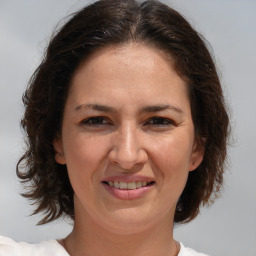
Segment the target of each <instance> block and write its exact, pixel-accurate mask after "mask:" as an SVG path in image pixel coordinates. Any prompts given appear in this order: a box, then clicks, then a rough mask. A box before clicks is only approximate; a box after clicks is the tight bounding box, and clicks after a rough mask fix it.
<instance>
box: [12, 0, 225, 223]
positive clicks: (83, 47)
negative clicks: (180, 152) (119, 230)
mask: <svg viewBox="0 0 256 256" xmlns="http://www.w3.org/2000/svg"><path fill="white" fill-rule="evenodd" d="M129 42H138V43H142V44H145V45H149V46H153V47H155V48H158V49H161V50H163V51H165V52H166V54H168V55H169V56H171V58H172V60H173V61H174V67H175V69H176V71H177V73H178V74H179V75H180V76H181V77H182V79H184V81H186V83H187V87H188V91H189V97H190V104H191V111H192V118H193V122H194V126H195V133H196V138H197V139H198V141H199V143H201V144H203V145H204V149H205V154H204V158H203V161H202V163H201V165H200V166H199V167H198V168H197V169H196V170H195V171H193V172H190V173H189V177H188V181H187V184H186V187H185V189H184V191H183V193H182V195H181V196H180V198H179V201H178V203H177V207H176V212H175V217H174V221H175V222H176V223H180V222H189V221H191V220H192V219H194V218H195V217H196V216H197V215H198V213H199V208H200V206H201V204H209V203H211V202H213V201H214V199H215V198H216V197H217V196H218V194H219V191H220V188H221V186H222V183H223V172H224V166H225V161H226V152H227V139H228V135H229V117H228V114H227V111H226V106H225V102H224V98H223V93H222V88H221V85H220V81H219V78H218V74H217V72H216V68H215V65H214V61H213V59H212V57H211V54H210V53H209V50H208V49H207V43H206V41H205V40H204V39H203V38H202V36H200V35H199V34H198V33H197V32H196V31H195V30H194V29H193V28H192V27H191V25H190V24H189V23H188V22H187V21H186V19H185V18H183V17H182V16H181V15H180V14H179V13H178V12H177V11H175V10H174V9H172V8H170V7H168V6H166V5H164V4H163V3H161V2H158V1H144V2H142V3H141V2H137V1H134V0H100V1H97V2H94V3H92V4H91V5H89V6H87V7H85V8H83V9H81V10H79V11H78V12H77V13H75V14H73V15H72V17H71V18H70V19H69V21H68V22H67V23H66V24H64V25H63V26H62V27H61V28H60V29H59V30H58V31H57V32H56V33H55V35H54V36H53V37H52V39H51V41H50V43H49V45H48V47H47V49H46V52H45V56H44V58H43V60H42V62H41V64H40V65H39V67H38V68H37V69H36V71H35V72H34V74H33V76H32V77H31V79H30V82H29V85H28V88H27V90H26V92H25V93H24V95H23V102H24V105H25V114H24V117H23V119H22V121H21V124H22V127H23V130H24V131H25V135H26V145H27V147H26V151H25V152H24V155H23V156H22V157H21V159H20V160H19V162H18V164H17V175H18V177H19V178H20V179H21V181H22V182H23V183H24V184H25V185H27V186H26V187H27V190H26V192H25V193H24V194H23V196H25V197H27V198H29V199H30V200H32V201H33V202H34V204H35V205H36V209H35V211H34V214H37V213H39V212H43V214H44V217H43V219H42V220H41V221H40V222H39V224H45V223H48V222H51V221H53V220H55V219H57V218H59V217H61V216H62V215H66V216H69V217H70V218H71V219H74V202H73V195H74V191H73V189H72V187H71V184H70V181H69V178H68V174H67V169H66V166H65V165H60V164H58V163H56V161H55V151H54V147H53V141H54V139H55V138H56V136H58V134H60V131H61V126H62V116H63V109H64V105H65V102H66V98H67V95H68V91H69V87H70V83H71V79H72V76H73V75H74V72H75V71H76V69H77V67H78V66H79V64H80V63H81V62H82V61H84V60H85V59H87V58H89V57H90V56H91V55H92V54H93V53H95V52H97V51H98V50H100V49H102V48H104V47H107V46H109V45H121V44H126V43H129Z"/></svg>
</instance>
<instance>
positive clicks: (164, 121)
mask: <svg viewBox="0 0 256 256" xmlns="http://www.w3.org/2000/svg"><path fill="white" fill-rule="evenodd" d="M80 124H81V125H86V126H104V125H112V123H111V122H110V121H109V119H108V118H106V117H103V116H95V117H89V118H87V119H85V120H82V121H81V122H80ZM146 125H150V126H160V127H167V126H170V125H175V122H174V121H173V120H171V119H169V118H165V117H151V118H150V119H148V120H147V121H146V123H145V124H144V125H143V126H146Z"/></svg>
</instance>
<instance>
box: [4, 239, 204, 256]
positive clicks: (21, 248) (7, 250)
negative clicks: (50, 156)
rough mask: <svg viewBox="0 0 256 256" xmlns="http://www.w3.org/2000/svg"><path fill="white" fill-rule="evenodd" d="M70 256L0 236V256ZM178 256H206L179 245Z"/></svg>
mask: <svg viewBox="0 0 256 256" xmlns="http://www.w3.org/2000/svg"><path fill="white" fill-rule="evenodd" d="M49 255H51V256H70V255H69V254H68V253H67V252H66V250H65V249H64V248H63V247H62V246H61V245H60V244H59V243H58V242H57V241H56V240H49V241H43V242H41V243H40V244H28V243H24V242H20V243H17V242H15V241H14V240H12V239H10V238H8V237H3V236H0V256H49ZM178 256H207V255H206V254H203V253H198V252H196V251H194V250H193V249H190V248H186V247H185V246H184V245H183V244H182V243H180V252H179V255H178Z"/></svg>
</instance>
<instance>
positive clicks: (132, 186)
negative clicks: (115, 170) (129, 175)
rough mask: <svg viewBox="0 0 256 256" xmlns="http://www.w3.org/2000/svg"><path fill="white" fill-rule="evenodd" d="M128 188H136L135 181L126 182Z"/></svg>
mask: <svg viewBox="0 0 256 256" xmlns="http://www.w3.org/2000/svg"><path fill="white" fill-rule="evenodd" d="M127 187H128V189H135V188H136V183H135V182H129V183H127Z"/></svg>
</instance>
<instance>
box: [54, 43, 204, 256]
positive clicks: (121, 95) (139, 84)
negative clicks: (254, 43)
mask: <svg viewBox="0 0 256 256" xmlns="http://www.w3.org/2000/svg"><path fill="white" fill-rule="evenodd" d="M165 56H166V55H165V54H164V53H163V52H161V51H159V50H157V49H154V48H152V47H149V46H145V45H143V44H137V43H130V44H126V45H122V46H118V47H117V46H112V47H107V48H104V49H102V50H100V51H98V52H97V53H96V54H94V55H93V56H92V57H91V58H90V59H89V60H87V61H85V62H84V63H82V65H80V67H79V68H78V70H77V71H76V73H75V75H74V77H73V80H72V84H71V88H70V92H69V95H68V98H67V102H66V105H65V109H64V116H63V125H62V132H61V136H60V138H58V139H56V140H55V141H54V146H55V150H56V152H57V154H56V161H57V162H58V163H60V164H66V165H67V169H68V174H69V178H70V182H71V184H72V187H73V189H74V193H75V194H74V207H75V221H74V229H73V231H72V233H71V234H70V235H69V236H68V237H67V238H66V239H64V240H63V241H62V244H63V246H65V248H66V250H67V251H68V252H69V253H70V255H72V256H76V255H88V256H89V255H94V256H97V255H100V256H104V255H111V256H113V255H114V256H115V255H118V256H120V255H121V256H125V255H131V254H132V255H133V256H136V255H140V256H142V255H143V256H151V255H152V256H153V255H154V256H155V255H159V256H161V255H162V256H164V255H165V256H166V255H177V254H178V250H179V249H178V248H177V243H175V241H174V239H173V233H172V230H173V218H174V213H175V207H176V203H177V200H178V198H179V196H180V195H181V193H182V191H183V189H184V187H185V184H186V181H187V177H188V173H189V172H190V171H193V170H194V169H196V168H197V167H198V165H199V164H200V163H201V161H202V158H203V150H202V149H201V148H199V147H198V145H197V144H196V140H195V136H194V125H193V121H192V117H191V109H190V103H189V98H188V92H187V87H186V84H185V82H184V81H183V80H182V79H181V78H180V77H179V76H178V75H177V73H176V72H175V70H174V68H173V67H172V62H171V60H170V59H167V58H166V57H165ZM95 105H97V106H96V107H95ZM98 105H101V106H104V107H100V108H99V107H98ZM149 106H150V107H149ZM156 106H158V107H156ZM166 106H169V107H166ZM99 117H100V118H99ZM61 154H63V155H61ZM133 175H141V176H142V177H147V178H149V179H152V180H153V181H154V184H153V185H152V187H151V188H150V190H149V191H148V192H147V193H146V194H144V195H143V196H141V197H139V198H136V199H132V200H124V199H120V198H117V197H115V196H113V195H112V194H111V193H109V191H107V189H106V187H105V186H104V185H103V183H102V180H104V179H107V178H109V177H113V176H125V177H128V178H129V177H131V176H133Z"/></svg>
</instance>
